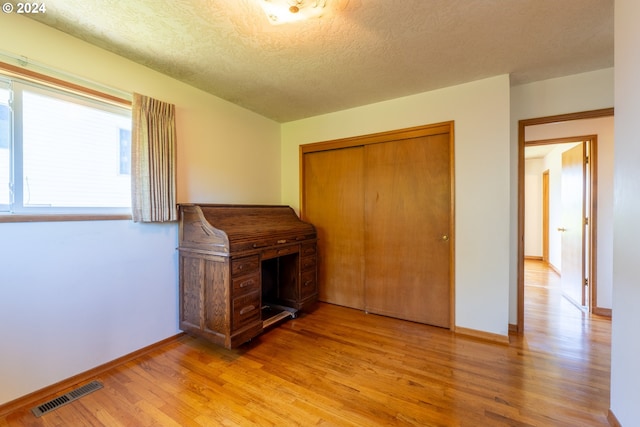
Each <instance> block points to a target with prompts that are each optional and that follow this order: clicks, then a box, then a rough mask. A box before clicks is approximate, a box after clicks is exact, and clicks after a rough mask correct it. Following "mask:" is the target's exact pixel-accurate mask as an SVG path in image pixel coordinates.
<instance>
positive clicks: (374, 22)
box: [31, 0, 614, 122]
mask: <svg viewBox="0 0 640 427" xmlns="http://www.w3.org/2000/svg"><path fill="white" fill-rule="evenodd" d="M257 1H258V0H177V1H169V0H134V1H122V0H47V1H46V6H47V13H46V14H40V15H32V16H31V18H32V19H36V20H38V21H40V22H43V23H44V24H46V25H49V26H51V27H54V28H57V29H59V30H62V31H64V32H66V33H69V34H71V35H73V36H76V37H78V38H80V39H82V40H85V41H87V42H89V43H92V44H94V45H97V46H100V47H102V48H104V49H107V50H109V51H112V52H115V53H117V54H120V55H122V56H124V57H127V58H129V59H131V60H134V61H136V62H138V63H141V64H143V65H146V66H148V67H150V68H153V69H156V70H158V71H160V72H162V73H164V74H167V75H170V76H172V77H175V78H177V79H179V80H182V81H184V82H186V83H189V84H191V85H193V86H195V87H198V88H200V89H203V90H205V91H207V92H210V93H212V94H214V95H217V96H219V97H221V98H223V99H226V100H228V101H231V102H233V103H236V104H238V105H240V106H243V107H245V108H247V109H250V110H253V111H255V112H257V113H259V114H262V115H264V116H266V117H269V118H272V119H274V120H276V121H279V122H286V121H291V120H296V119H300V118H305V117H310V116H315V115H318V114H323V113H328V112H333V111H338V110H343V109H346V108H351V107H356V106H359V105H364V104H369V103H373V102H378V101H383V100H388V99H392V98H397V97H401V96H405V95H411V94H415V93H419V92H424V91H428V90H433V89H437V88H442V87H446V86H452V85H456V84H460V83H465V82H469V81H473V80H478V79H482V78H485V77H491V76H495V75H499V74H506V73H509V74H511V82H512V85H514V84H521V83H527V82H532V81H537V80H543V79H547V78H553V77H560V76H564V75H570V74H576V73H581V72H586V71H591V70H596V69H602V68H608V67H612V66H613V6H614V1H613V0H327V8H326V12H325V14H324V16H322V17H321V18H316V19H313V20H311V21H307V22H303V23H294V24H283V25H278V26H272V25H270V24H269V23H268V21H267V18H266V16H265V15H264V13H263V11H262V9H261V8H260V7H259V5H258V4H257V3H256V2H257Z"/></svg>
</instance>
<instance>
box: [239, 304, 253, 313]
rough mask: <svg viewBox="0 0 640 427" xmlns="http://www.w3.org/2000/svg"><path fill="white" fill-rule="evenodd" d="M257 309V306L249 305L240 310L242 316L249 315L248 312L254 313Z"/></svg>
mask: <svg viewBox="0 0 640 427" xmlns="http://www.w3.org/2000/svg"><path fill="white" fill-rule="evenodd" d="M255 309H256V306H255V305H248V306H246V307H243V308H242V310H240V315H243V314H247V313H248V312H250V311H253V310H255Z"/></svg>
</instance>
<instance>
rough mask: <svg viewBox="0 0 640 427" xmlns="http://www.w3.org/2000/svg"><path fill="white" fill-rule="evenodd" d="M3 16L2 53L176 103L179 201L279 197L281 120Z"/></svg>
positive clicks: (264, 200) (249, 200) (0, 23)
mask: <svg viewBox="0 0 640 427" xmlns="http://www.w3.org/2000/svg"><path fill="white" fill-rule="evenodd" d="M1 18H2V20H1V21H0V53H2V52H5V53H11V54H15V55H18V56H24V57H27V58H29V59H31V60H34V61H36V62H38V63H43V64H47V65H48V66H51V67H52V68H55V69H58V70H62V71H66V72H69V73H71V74H72V75H76V76H79V77H84V78H86V79H88V80H89V81H93V82H99V83H101V84H103V85H106V86H109V87H113V88H116V89H119V90H120V91H122V92H125V93H132V92H139V93H142V94H144V95H148V96H152V97H154V98H158V99H160V100H163V101H166V102H170V103H173V104H175V105H176V116H177V130H178V200H179V201H180V202H187V201H189V202H192V201H198V202H218V203H278V202H279V201H280V124H279V123H277V122H274V121H272V120H270V119H267V118H265V117H263V116H260V115H258V114H255V113H252V112H250V111H248V110H245V109H243V108H240V107H238V106H236V105H234V104H232V103H230V102H227V101H224V100H222V99H220V98H217V97H215V96H212V95H209V94H207V93H205V92H203V91H201V90H198V89H196V88H194V87H192V86H189V85H187V84H184V83H182V82H180V81H178V80H175V79H172V78H169V77H167V76H165V75H163V74H160V73H158V72H155V71H152V70H151V69H149V68H146V67H144V66H142V65H139V64H136V63H134V62H132V61H129V60H127V59H124V58H122V57H120V56H117V55H114V54H111V53H109V52H107V51H105V50H102V49H99V48H96V47H95V46H92V45H90V44H87V43H85V42H83V41H81V40H79V39H76V38H73V37H70V36H68V35H67V34H64V33H62V32H59V31H56V30H53V29H51V28H49V27H46V26H44V25H42V24H40V23H37V22H35V21H32V20H30V19H26V18H23V17H21V16H19V15H16V14H9V15H6V14H3V15H2V16H1ZM0 60H3V59H2V57H1V56H0Z"/></svg>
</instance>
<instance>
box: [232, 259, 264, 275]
mask: <svg viewBox="0 0 640 427" xmlns="http://www.w3.org/2000/svg"><path fill="white" fill-rule="evenodd" d="M259 269H260V257H259V256H258V255H251V256H247V257H243V258H232V259H231V277H235V276H239V275H244V274H248V273H253V272H254V271H258V270H259Z"/></svg>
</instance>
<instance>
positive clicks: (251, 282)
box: [240, 279, 255, 288]
mask: <svg viewBox="0 0 640 427" xmlns="http://www.w3.org/2000/svg"><path fill="white" fill-rule="evenodd" d="M254 283H255V282H254V280H253V279H250V280H245V281H244V282H242V283H240V287H241V288H246V287H247V286H251V285H253V284H254Z"/></svg>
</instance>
